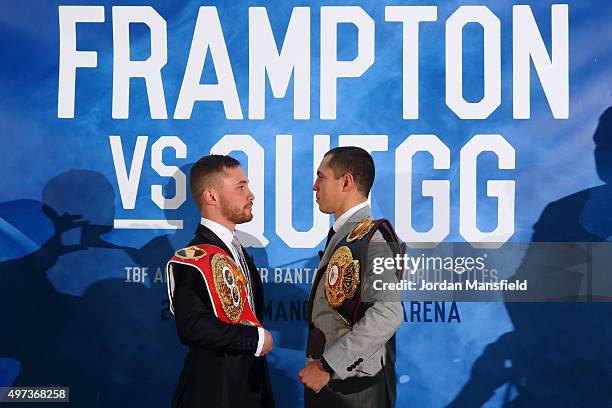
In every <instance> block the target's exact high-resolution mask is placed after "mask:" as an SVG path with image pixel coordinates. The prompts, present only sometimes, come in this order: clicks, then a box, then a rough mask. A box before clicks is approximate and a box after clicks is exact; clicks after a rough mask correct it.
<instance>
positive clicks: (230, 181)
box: [218, 166, 255, 224]
mask: <svg viewBox="0 0 612 408" xmlns="http://www.w3.org/2000/svg"><path fill="white" fill-rule="evenodd" d="M218 191H219V203H220V205H221V213H222V214H223V216H224V217H225V218H227V219H228V220H229V221H231V222H233V223H234V224H242V223H245V222H249V221H251V220H252V219H253V212H252V210H253V200H254V199H255V196H254V195H253V193H252V192H251V190H250V189H249V180H248V179H247V177H246V174H244V170H242V167H240V166H236V167H233V168H230V169H225V174H223V175H221V186H220V188H219V190H218Z"/></svg>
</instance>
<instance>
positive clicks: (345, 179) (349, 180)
mask: <svg viewBox="0 0 612 408" xmlns="http://www.w3.org/2000/svg"><path fill="white" fill-rule="evenodd" d="M355 187H356V186H355V179H354V178H353V175H352V174H351V173H345V174H343V175H342V191H344V192H346V191H351V190H352V189H354V188H355Z"/></svg>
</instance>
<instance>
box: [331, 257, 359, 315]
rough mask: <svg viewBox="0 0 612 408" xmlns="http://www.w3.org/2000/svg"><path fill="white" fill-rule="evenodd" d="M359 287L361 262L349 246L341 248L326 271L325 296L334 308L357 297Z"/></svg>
mask: <svg viewBox="0 0 612 408" xmlns="http://www.w3.org/2000/svg"><path fill="white" fill-rule="evenodd" d="M357 286H359V261H358V260H356V259H353V254H352V253H351V250H350V249H349V247H347V246H341V247H340V248H338V249H336V250H335V251H334V253H333V254H332V256H331V258H330V260H329V263H328V264H327V268H326V270H325V296H326V297H327V301H328V302H329V304H330V305H331V306H332V307H333V308H338V307H340V306H341V305H342V304H343V303H344V301H345V300H350V299H353V297H355V292H356V291H357Z"/></svg>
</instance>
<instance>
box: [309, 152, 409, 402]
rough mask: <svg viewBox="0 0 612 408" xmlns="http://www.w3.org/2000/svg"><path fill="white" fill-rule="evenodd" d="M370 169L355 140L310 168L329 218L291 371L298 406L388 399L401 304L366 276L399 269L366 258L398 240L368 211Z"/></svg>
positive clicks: (384, 253)
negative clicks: (301, 355)
mask: <svg viewBox="0 0 612 408" xmlns="http://www.w3.org/2000/svg"><path fill="white" fill-rule="evenodd" d="M374 173H375V172H374V161H373V160H372V157H371V156H370V154H369V153H368V152H366V151H365V150H363V149H361V148H358V147H339V148H335V149H332V150H330V151H329V152H327V153H326V155H325V156H324V158H323V160H322V161H321V164H320V165H319V168H318V170H317V179H316V181H315V184H314V186H313V190H314V191H315V192H316V198H317V203H318V204H319V209H320V210H321V211H322V212H324V213H328V214H334V225H333V226H332V228H331V229H330V232H329V235H328V237H327V243H326V246H325V251H324V252H322V253H320V256H321V260H320V263H319V266H318V268H317V272H316V275H315V278H314V281H313V286H312V289H311V293H310V297H309V304H308V316H309V327H308V344H307V346H306V355H307V362H306V366H305V367H304V368H303V369H302V370H301V371H300V372H299V374H298V377H299V378H300V381H301V382H302V384H304V386H305V395H304V405H305V406H306V407H333V408H342V407H393V406H395V385H396V384H395V332H396V331H397V330H398V328H399V327H400V325H401V323H402V321H403V309H402V306H401V303H400V301H399V295H398V294H397V292H393V291H384V290H375V289H374V287H375V286H376V287H378V288H380V287H381V282H379V283H378V284H377V285H374V282H375V281H382V282H388V283H391V282H393V283H395V282H398V280H399V279H400V277H401V275H400V273H399V271H397V270H396V269H390V270H389V269H386V270H384V271H383V272H382V273H380V271H378V270H376V271H375V268H374V267H373V265H374V259H375V258H387V257H394V256H395V255H396V254H398V253H399V252H400V246H399V242H398V240H397V237H396V235H395V232H394V231H393V228H392V227H391V225H390V224H389V223H388V222H387V221H386V220H379V221H375V220H373V219H372V217H371V211H370V207H369V206H368V203H367V198H368V195H369V193H370V189H371V187H372V184H373V183H374ZM375 272H377V273H375Z"/></svg>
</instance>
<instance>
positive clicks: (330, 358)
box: [310, 207, 403, 380]
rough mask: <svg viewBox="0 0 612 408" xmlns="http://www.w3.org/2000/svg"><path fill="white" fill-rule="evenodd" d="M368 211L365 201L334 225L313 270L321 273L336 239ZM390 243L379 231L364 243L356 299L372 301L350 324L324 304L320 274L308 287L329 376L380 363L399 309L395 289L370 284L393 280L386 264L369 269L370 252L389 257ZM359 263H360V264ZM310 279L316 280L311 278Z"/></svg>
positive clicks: (374, 368) (362, 371)
mask: <svg viewBox="0 0 612 408" xmlns="http://www.w3.org/2000/svg"><path fill="white" fill-rule="evenodd" d="M368 216H371V210H370V207H365V208H362V209H360V210H358V211H357V212H356V213H355V214H353V215H352V216H351V217H350V218H349V219H348V220H347V221H346V223H345V224H344V225H342V226H341V227H340V230H339V231H338V232H336V234H334V236H333V237H332V239H331V240H330V243H329V245H328V246H327V248H326V250H325V253H324V254H323V257H322V258H321V261H320V262H319V266H318V268H317V274H319V273H321V274H324V273H325V269H322V268H323V267H324V266H325V265H326V264H327V263H328V262H329V259H330V257H331V255H332V254H333V252H334V248H335V247H336V245H337V244H338V243H339V242H340V241H341V240H342V238H344V237H346V236H347V235H348V234H349V233H350V232H351V231H352V230H353V228H355V226H356V225H357V224H358V223H359V221H361V220H362V219H364V218H365V217H368ZM392 256H393V252H392V250H391V248H390V247H389V246H388V245H386V244H385V240H384V239H383V236H382V234H381V233H380V232H376V233H375V234H374V236H373V238H372V240H371V242H370V245H369V249H368V265H367V270H366V275H365V282H362V285H363V284H364V283H365V287H364V288H363V290H364V296H363V298H362V302H364V303H366V302H367V303H372V305H371V306H370V307H369V308H368V309H367V311H366V312H365V315H364V316H363V317H362V318H361V319H360V320H359V321H357V323H356V324H355V325H354V326H353V327H352V328H351V326H350V325H349V324H348V323H347V321H346V320H345V319H344V318H343V317H342V316H341V315H340V314H339V313H338V312H337V311H336V310H335V309H334V308H332V307H331V306H330V304H329V303H328V301H327V298H326V296H325V277H322V278H321V279H320V280H319V281H318V282H319V284H318V285H317V287H313V288H312V289H311V291H312V290H314V291H316V292H315V293H314V294H313V293H311V297H310V298H311V299H312V314H311V319H312V323H313V325H314V326H315V327H317V328H318V329H319V330H321V331H322V332H323V334H324V335H325V339H326V343H325V351H324V353H323V357H324V358H325V360H326V361H327V362H328V364H329V365H330V366H331V368H332V369H333V370H334V374H333V376H332V380H333V379H340V380H343V379H345V378H348V377H353V376H354V377H369V376H374V375H375V374H377V373H378V372H379V371H380V370H381V369H382V366H383V364H385V344H386V343H387V341H389V339H390V338H391V337H392V336H393V334H394V333H395V332H396V331H397V330H398V329H399V327H400V325H401V324H402V321H403V309H402V306H401V303H400V297H399V294H397V293H390V292H388V291H377V290H374V287H373V282H374V281H375V280H382V281H383V282H397V281H398V279H397V276H398V275H397V273H396V272H397V271H395V270H386V271H385V272H383V273H382V274H375V273H374V272H373V268H372V263H373V259H374V258H376V257H392ZM361 267H362V268H363V267H366V266H365V265H361ZM315 282H316V280H315Z"/></svg>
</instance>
